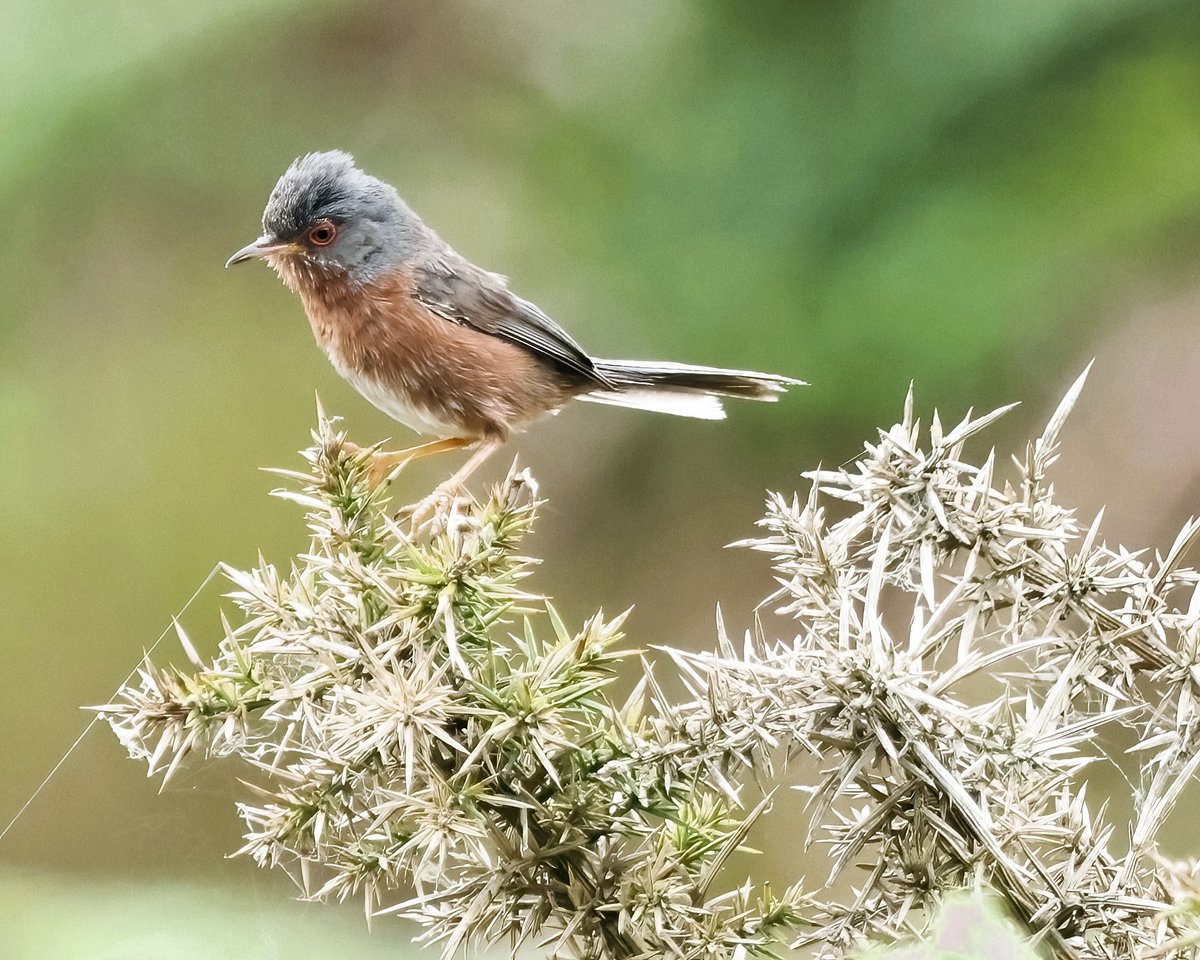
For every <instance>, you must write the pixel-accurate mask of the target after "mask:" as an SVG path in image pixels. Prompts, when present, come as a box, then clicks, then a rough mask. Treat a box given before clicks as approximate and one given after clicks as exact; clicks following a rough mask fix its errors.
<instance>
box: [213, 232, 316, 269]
mask: <svg viewBox="0 0 1200 960" xmlns="http://www.w3.org/2000/svg"><path fill="white" fill-rule="evenodd" d="M297 249H298V248H297V246H296V244H294V243H281V242H280V241H278V240H276V239H275V238H274V237H259V238H258V239H257V240H255V241H254V242H253V243H248V244H246V245H245V246H244V247H242V249H241V250H239V251H238V252H237V253H235V254H234V255H233V256H232V257H230V258H229V259H228V260H226V261H225V266H226V267H232V266H233V265H234V264H235V263H245V262H246V261H247V260H254V259H261V258H262V257H266V256H270V255H271V254H272V253H282V254H288V253H295V252H296V251H297Z"/></svg>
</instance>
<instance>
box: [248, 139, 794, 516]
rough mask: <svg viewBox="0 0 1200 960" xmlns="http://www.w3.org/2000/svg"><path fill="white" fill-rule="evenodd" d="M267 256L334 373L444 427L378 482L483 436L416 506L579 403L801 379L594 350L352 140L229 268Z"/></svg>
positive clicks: (775, 391)
mask: <svg viewBox="0 0 1200 960" xmlns="http://www.w3.org/2000/svg"><path fill="white" fill-rule="evenodd" d="M254 259H261V260H265V261H266V262H267V263H268V264H269V265H270V266H271V268H272V269H273V270H274V271H275V273H276V274H277V275H278V276H279V278H280V280H282V281H283V283H284V285H285V286H287V287H288V288H289V289H290V290H291V291H292V292H293V293H295V294H297V295H298V296H299V298H300V301H301V303H302V304H303V307H304V311H305V313H306V315H307V317H308V321H309V324H310V326H311V328H312V333H313V336H314V337H315V339H316V341H317V343H318V345H319V346H320V347H321V349H322V350H323V351H324V352H325V354H326V356H327V357H328V358H329V360H330V362H331V363H332V364H333V367H334V369H335V370H336V371H337V372H338V373H339V374H340V375H341V376H342V377H343V378H345V379H346V380H347V381H348V382H349V383H350V384H351V385H352V386H353V387H354V388H355V389H356V390H357V391H358V392H359V393H360V394H361V395H362V396H363V397H364V398H366V399H367V400H368V401H369V402H370V403H372V404H373V405H374V406H376V407H378V408H379V409H380V410H382V411H383V412H384V413H386V414H387V415H388V416H390V417H392V418H393V419H395V420H397V421H399V422H400V423H402V424H404V425H405V426H406V427H409V428H411V429H412V430H414V431H416V432H417V433H419V434H426V435H429V436H431V437H432V438H433V439H431V440H429V441H428V442H426V443H423V444H420V445H418V446H415V447H410V448H408V449H404V450H398V451H392V452H385V451H381V450H377V449H375V450H372V451H371V453H370V456H371V459H370V468H369V473H370V476H371V478H372V482H373V483H382V482H384V481H386V480H387V479H389V477H390V476H391V475H394V472H395V471H396V470H397V468H398V467H399V466H400V465H402V464H404V463H406V462H408V461H410V460H414V459H417V458H420V457H426V456H431V455H433V454H439V453H444V452H448V451H452V450H459V449H465V448H469V447H473V448H474V450H473V452H472V453H471V455H470V456H469V458H468V459H467V460H466V462H465V463H464V464H463V465H462V467H461V468H460V469H459V470H458V471H457V472H455V473H454V474H453V475H452V476H451V477H450V478H449V479H448V480H446V481H445V482H444V483H442V484H439V485H438V487H437V489H435V490H434V492H433V493H432V494H430V496H429V497H427V498H426V499H425V501H423V502H422V504H419V505H417V507H418V509H417V510H416V511H415V512H417V513H420V512H422V510H435V509H436V507H437V505H438V504H439V503H443V502H445V501H446V500H447V499H451V498H453V496H455V495H456V494H457V493H458V492H460V491H461V489H462V487H463V485H464V484H465V483H466V481H467V479H468V478H469V477H470V476H471V475H472V474H473V473H474V472H475V470H476V469H478V467H479V466H480V465H481V464H482V463H483V462H484V461H485V460H487V458H488V457H489V456H491V455H492V454H493V453H495V452H496V451H497V450H498V449H499V448H500V447H501V446H502V445H503V444H504V442H505V441H506V440H507V439H508V438H509V437H510V436H511V435H512V434H513V433H515V432H518V431H520V430H523V429H524V428H525V427H527V426H528V425H529V424H531V423H533V422H534V421H536V420H538V419H539V418H541V417H543V416H545V415H547V414H552V413H557V412H558V411H559V410H560V409H561V408H562V407H563V406H564V405H566V404H567V403H568V402H569V401H571V400H573V399H579V400H586V401H592V402H596V403H605V404H615V405H617V406H622V407H632V408H635V409H638V410H650V411H659V412H661V413H668V414H675V415H677V416H684V417H696V418H700V419H705V420H719V419H722V418H723V417H724V416H725V411H724V408H723V406H722V403H721V400H722V399H724V398H744V399H749V400H776V399H778V397H779V395H780V394H782V393H784V392H785V391H786V390H787V389H788V387H791V386H799V385H802V384H803V381H801V380H797V379H795V378H792V377H786V376H780V375H776V374H770V373H758V372H755V371H749V370H726V369H722V368H718V367H706V366H695V365H691V364H685V363H669V362H659V361H641V360H605V359H601V358H599V357H594V356H592V355H591V354H589V353H588V352H587V351H586V350H584V348H583V347H582V346H580V344H579V343H578V341H576V340H575V338H573V337H572V336H571V335H570V334H569V333H567V331H566V330H564V329H563V328H562V327H561V326H559V325H558V324H557V323H556V322H555V321H554V320H552V319H551V318H550V317H549V316H548V315H547V314H546V313H545V312H544V311H543V310H542V309H541V308H539V307H538V306H537V305H536V304H534V303H532V302H531V301H529V300H526V299H524V298H522V297H521V296H519V295H517V294H516V293H514V292H513V291H512V290H511V289H510V288H509V284H508V280H507V278H506V277H503V276H501V275H500V274H497V273H492V272H490V271H488V270H485V269H483V268H481V267H478V266H476V265H475V264H474V263H472V262H471V261H469V260H468V259H466V257H463V256H462V255H461V254H459V253H457V252H456V251H455V250H454V249H453V248H452V247H451V246H450V245H449V244H448V243H446V242H445V241H444V240H442V238H441V237H440V236H438V234H437V233H435V232H434V231H433V230H432V229H431V228H430V227H428V226H426V224H425V222H424V221H423V220H422V219H421V218H420V217H419V216H418V215H417V214H416V213H414V212H413V211H412V209H410V207H409V206H408V205H407V204H406V203H405V202H404V201H403V200H402V199H401V198H400V195H399V193H397V191H396V189H395V188H394V187H393V186H391V185H390V184H388V183H386V182H384V181H383V180H380V179H378V178H377V177H374V176H371V175H370V174H368V173H366V172H364V171H363V170H361V169H360V168H359V167H358V166H357V165H356V163H355V161H354V158H353V157H352V156H351V155H350V154H348V153H346V152H344V151H340V150H332V151H324V152H316V153H309V154H306V155H304V156H301V157H299V158H297V159H296V160H295V161H293V162H292V163H291V165H290V166H289V167H288V168H287V169H286V171H285V172H284V173H283V175H282V176H281V177H280V178H279V181H278V182H277V183H276V184H275V187H274V189H273V190H272V191H271V193H270V196H269V198H268V200H267V204H266V208H265V210H264V211H263V215H262V235H261V236H260V237H259V238H258V239H257V240H255V241H253V242H252V243H250V244H247V245H246V246H244V247H242V248H241V249H240V250H238V251H237V252H236V253H235V254H234V255H233V256H232V257H230V258H229V260H228V261H227V262H226V264H225V265H226V267H230V266H233V265H234V264H237V263H243V262H245V261H249V260H254Z"/></svg>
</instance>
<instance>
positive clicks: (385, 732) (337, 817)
mask: <svg viewBox="0 0 1200 960" xmlns="http://www.w3.org/2000/svg"><path fill="white" fill-rule="evenodd" d="M315 440H316V444H315V446H314V447H313V448H312V449H310V450H309V451H307V454H306V456H307V459H308V461H309V464H310V467H311V470H310V472H308V473H305V474H295V475H292V479H293V480H294V481H296V482H297V483H298V485H299V488H300V489H299V492H295V491H288V492H284V493H283V495H284V496H286V497H288V498H290V499H292V500H295V501H298V502H299V503H301V504H303V505H304V507H305V508H306V509H307V511H308V523H309V527H310V529H311V532H312V541H311V547H310V549H309V551H308V552H307V553H305V554H304V555H303V556H301V557H298V558H297V559H296V561H295V564H294V566H293V568H292V569H291V571H290V572H288V573H286V574H285V573H282V572H280V571H279V570H277V569H276V568H275V567H273V566H270V565H268V564H265V563H264V564H261V565H260V566H259V567H258V568H257V569H254V570H250V571H247V572H239V571H236V570H229V571H228V575H229V577H230V578H231V579H232V581H233V583H234V584H235V587H236V590H235V592H234V593H233V594H231V596H232V598H233V600H234V601H235V602H236V604H237V606H238V608H239V609H240V614H241V615H240V619H239V622H238V625H237V626H235V627H228V626H227V628H226V631H225V637H224V639H223V640H222V642H221V644H220V652H219V653H218V655H217V656H216V658H215V660H214V661H213V662H212V663H204V662H203V661H202V660H201V659H200V658H199V657H198V656H196V655H195V654H194V653H192V654H191V656H192V659H193V662H194V664H195V667H196V670H195V672H194V673H188V672H183V671H179V670H175V669H162V668H157V667H154V666H151V665H146V666H145V667H144V669H143V670H142V672H141V675H140V678H139V682H138V683H136V684H134V685H131V686H129V687H127V688H126V689H124V690H123V691H122V692H121V694H120V696H119V697H118V698H117V700H116V702H114V703H113V704H110V705H109V706H107V707H105V708H102V710H103V713H104V715H105V716H106V717H107V719H108V720H109V722H110V723H111V724H112V726H113V729H114V730H115V731H116V733H117V735H118V736H119V737H120V738H121V740H122V742H124V743H125V745H126V746H127V747H128V749H129V750H130V753H131V754H132V755H133V756H134V757H137V758H139V759H144V760H146V761H147V762H148V764H149V767H150V770H151V772H154V771H162V772H163V773H164V774H165V776H168V777H169V776H170V775H171V773H172V772H173V771H174V770H175V769H176V768H177V767H178V766H179V764H180V763H182V762H183V761H184V760H185V759H186V758H187V757H189V756H191V755H193V754H196V753H201V754H203V755H207V756H213V755H226V754H237V755H240V756H241V757H242V758H244V759H245V760H247V761H248V762H249V763H250V764H251V766H252V767H253V768H254V769H255V770H257V776H256V777H254V783H253V789H254V792H255V794H256V798H255V799H252V800H248V801H247V802H244V803H242V804H240V806H239V809H240V812H241V815H242V817H243V819H244V820H245V822H246V826H247V833H246V844H245V846H244V847H243V848H242V851H241V852H242V853H245V854H248V855H250V856H251V857H253V858H254V859H255V860H256V861H257V862H258V863H260V864H262V865H264V866H278V867H282V868H284V869H287V870H289V872H291V873H292V875H293V876H294V877H295V878H296V880H297V881H298V883H299V884H300V885H301V886H302V888H303V889H304V891H305V892H306V893H308V894H309V895H311V896H314V897H324V896H336V897H339V898H345V897H349V896H352V895H357V896H360V897H362V898H363V900H364V901H365V904H366V908H367V910H368V911H369V912H370V913H372V914H377V913H399V914H402V915H405V916H408V917H412V918H415V919H416V920H417V921H418V922H420V923H421V924H423V925H425V926H426V927H427V928H428V929H427V933H426V938H427V939H429V940H432V941H438V942H441V943H442V944H443V949H444V953H445V954H446V955H449V954H451V953H453V952H454V951H455V949H456V948H457V947H458V946H459V945H460V944H463V943H464V942H466V941H468V940H472V939H473V940H485V941H495V940H500V939H505V938H507V939H510V940H511V941H512V943H513V944H514V946H515V945H517V944H519V943H522V942H524V941H526V940H529V939H531V938H536V939H538V940H539V941H541V942H542V943H543V944H544V945H546V946H548V947H549V948H550V950H551V951H552V952H553V953H554V954H556V955H573V956H577V957H581V958H607V957H635V956H651V955H653V956H672V957H701V956H709V955H711V956H714V957H726V956H732V955H734V954H739V955H740V954H743V953H745V952H747V951H749V952H759V951H766V950H767V948H768V947H769V946H770V945H771V944H772V943H773V942H774V941H775V939H776V937H777V936H779V935H780V932H781V931H783V930H784V928H785V927H786V926H787V924H788V923H790V922H791V921H792V920H793V919H794V905H795V903H796V901H797V896H796V895H795V894H794V893H793V894H790V895H785V896H784V897H775V896H773V895H772V894H771V893H770V891H769V890H767V889H760V890H757V891H755V890H754V889H752V888H751V887H750V886H749V885H746V886H744V887H741V888H738V889H736V890H732V891H728V892H720V893H714V892H713V891H712V890H711V888H712V886H713V882H714V879H715V875H716V873H717V871H718V870H719V868H720V866H721V865H722V864H723V863H724V862H725V860H726V858H727V857H728V856H729V855H730V854H731V853H732V852H733V851H734V849H735V848H736V847H737V846H738V845H739V843H740V842H741V840H742V839H743V837H744V835H745V830H746V828H747V826H748V824H749V821H750V820H751V819H752V815H747V814H746V812H745V811H741V810H739V808H738V805H737V798H736V794H735V793H733V792H732V791H731V790H726V789H723V788H722V787H719V786H717V785H715V784H714V783H712V782H709V781H705V780H702V779H700V778H698V776H697V775H696V774H695V773H694V772H691V773H689V772H687V770H689V769H690V770H692V771H694V770H695V769H696V768H697V762H696V760H697V758H700V759H703V760H704V761H705V763H712V764H714V765H717V764H719V762H720V754H721V752H722V750H723V745H721V744H714V745H713V746H712V747H711V748H710V747H703V746H701V745H699V744H694V745H685V746H686V749H685V750H684V751H683V752H684V753H685V754H687V755H688V756H690V757H691V758H692V759H691V760H690V761H685V759H684V758H683V757H674V756H672V754H674V753H675V752H676V751H677V750H678V749H679V747H680V745H678V744H664V743H662V742H660V741H659V740H658V739H656V737H657V734H656V731H655V728H654V727H653V726H652V723H651V721H650V720H649V719H647V715H646V712H645V707H644V702H645V700H646V699H647V693H648V691H650V690H652V689H653V688H652V684H651V683H650V682H649V681H647V682H646V683H644V684H642V685H641V686H640V687H639V691H638V692H637V693H635V695H634V696H632V697H630V698H629V700H628V701H627V702H626V703H625V704H624V705H623V706H621V707H617V706H616V705H614V704H613V703H612V702H610V701H609V700H608V699H607V698H606V696H605V692H604V691H605V688H606V687H607V685H608V684H609V682H610V680H611V679H612V670H613V667H614V665H615V663H616V661H617V658H618V654H616V653H615V652H614V651H613V649H612V648H613V645H614V644H615V643H616V642H617V641H618V640H619V639H620V626H621V621H622V620H623V619H624V617H616V618H613V619H606V618H604V617H603V616H602V615H597V616H596V617H594V618H592V619H591V620H590V621H588V622H587V623H586V624H584V626H583V627H582V629H580V630H579V631H577V632H572V631H570V630H568V629H567V627H566V626H565V625H564V624H563V622H562V621H561V619H560V618H559V617H558V616H557V615H556V613H555V612H554V610H553V608H551V607H550V606H549V605H548V604H546V603H545V601H544V600H543V599H542V598H539V597H536V596H534V595H531V594H528V593H525V592H523V591H522V590H521V583H522V581H523V580H524V578H525V577H526V576H527V574H528V573H529V568H530V565H531V563H532V561H530V560H527V559H524V558H522V557H520V556H519V555H518V554H517V552H516V550H517V547H518V544H519V541H520V539H521V536H522V535H523V534H524V533H525V532H526V531H527V529H528V528H529V525H530V523H531V521H532V519H533V515H534V508H535V491H534V489H533V486H532V482H531V481H530V480H529V478H528V477H527V476H526V475H524V474H512V475H510V476H509V477H508V478H507V479H506V480H505V481H504V483H502V484H501V485H500V486H499V487H497V488H496V489H495V491H494V492H493V493H492V495H491V496H490V497H489V498H488V499H487V500H486V501H485V502H483V503H482V504H476V503H474V502H462V501H460V502H459V503H456V504H455V505H454V506H453V507H452V508H451V509H450V510H449V511H448V512H445V513H443V514H442V515H441V516H440V517H438V526H437V529H436V531H435V532H434V533H433V534H432V535H430V536H423V537H421V538H419V539H412V538H410V537H409V536H408V535H406V533H405V529H404V527H403V526H401V525H398V524H397V523H396V522H394V521H393V520H392V519H391V518H390V517H389V513H388V510H387V509H386V503H385V501H384V499H383V496H382V494H380V493H377V492H372V490H371V488H370V485H369V483H368V477H367V469H366V461H365V457H364V456H362V455H353V454H350V453H347V452H346V448H345V447H343V438H342V437H341V435H339V434H337V433H336V432H335V431H334V430H333V428H332V427H331V426H330V424H328V423H323V424H322V425H321V428H320V430H319V432H318V434H316V435H315ZM185 646H186V648H187V649H188V650H189V651H191V649H192V648H191V645H190V644H189V643H186V638H185ZM653 696H654V697H655V698H656V699H659V700H660V701H662V702H663V703H665V700H662V696H661V693H658V692H657V691H656V690H654V691H653ZM660 729H661V727H660ZM652 747H653V749H651V748H652ZM664 748H669V749H664ZM664 757H669V759H667V760H664V759H663V758H664ZM406 894H407V895H406Z"/></svg>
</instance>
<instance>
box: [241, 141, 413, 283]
mask: <svg viewBox="0 0 1200 960" xmlns="http://www.w3.org/2000/svg"><path fill="white" fill-rule="evenodd" d="M262 224H263V235H262V236H261V237H260V238H259V239H258V240H256V241H254V243H252V244H250V245H249V246H246V247H243V248H242V249H241V250H239V251H238V252H237V253H235V254H234V255H233V256H232V257H230V258H229V262H228V263H227V264H226V266H229V265H230V264H234V263H240V262H242V261H243V260H249V259H251V258H254V257H263V258H266V259H267V260H269V261H270V262H271V263H272V265H274V266H276V268H277V269H278V268H281V267H286V266H288V265H291V266H294V267H295V268H296V269H297V270H298V271H299V272H300V273H301V274H306V273H310V272H311V273H313V274H325V275H331V274H333V275H341V276H343V277H344V278H345V279H348V280H350V281H351V282H354V283H360V284H361V283H370V282H372V281H374V280H377V279H379V277H380V276H382V275H383V274H385V273H387V272H388V271H389V270H390V269H392V268H394V267H395V266H397V265H398V264H399V263H401V262H403V261H404V260H405V259H406V258H407V257H410V256H412V255H413V254H414V253H416V252H418V251H419V250H420V249H421V248H422V247H423V246H424V245H427V244H428V243H429V234H428V232H427V231H426V230H425V228H424V225H423V224H422V223H421V221H420V220H419V219H418V218H417V216H416V214H414V213H413V212H412V211H411V210H409V208H408V207H407V206H406V205H405V203H404V201H403V200H401V199H400V196H399V194H397V193H396V191H395V189H394V188H393V187H392V186H391V185H389V184H387V183H384V182H383V181H382V180H379V179H377V178H376V177H372V176H370V175H369V174H366V173H363V171H362V170H360V169H359V168H358V167H356V166H355V165H354V158H353V157H351V156H350V154H348V153H343V152H342V151H340V150H332V151H329V152H327V153H310V154H307V155H305V156H303V157H300V158H299V159H297V160H295V161H294V162H293V163H292V165H291V166H290V167H288V168H287V170H286V171H285V172H284V174H283V176H282V177H280V178H279V182H278V183H276V184H275V189H274V190H272V191H271V196H270V199H268V200H267V208H266V210H264V211H263V219H262ZM281 272H282V271H281Z"/></svg>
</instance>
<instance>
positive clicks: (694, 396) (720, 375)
mask: <svg viewBox="0 0 1200 960" xmlns="http://www.w3.org/2000/svg"><path fill="white" fill-rule="evenodd" d="M595 363H596V369H597V371H599V372H600V373H601V374H602V375H603V376H604V378H605V379H606V380H608V381H609V382H610V383H612V384H613V385H614V387H615V389H613V390H596V391H594V392H592V393H588V394H584V395H583V396H582V397H580V399H581V400H591V401H593V402H595V403H611V404H614V405H616V406H620V407H634V408H636V409H638V410H657V411H658V412H660V413H671V414H675V415H676V416H679V417H697V418H699V419H701V420H721V419H723V418H724V417H725V408H724V407H723V406H722V405H721V399H720V398H722V397H737V398H741V399H745V400H767V401H774V400H778V399H779V395H780V394H781V393H784V392H785V391H786V390H787V388H788V387H792V386H800V385H802V384H803V383H804V381H803V380H795V379H793V378H791V377H781V376H778V375H777V374H773V373H756V372H755V371H753V370H722V369H720V368H719V367H697V366H692V365H691V364H687V363H666V362H659V361H654V360H597V361H595Z"/></svg>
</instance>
